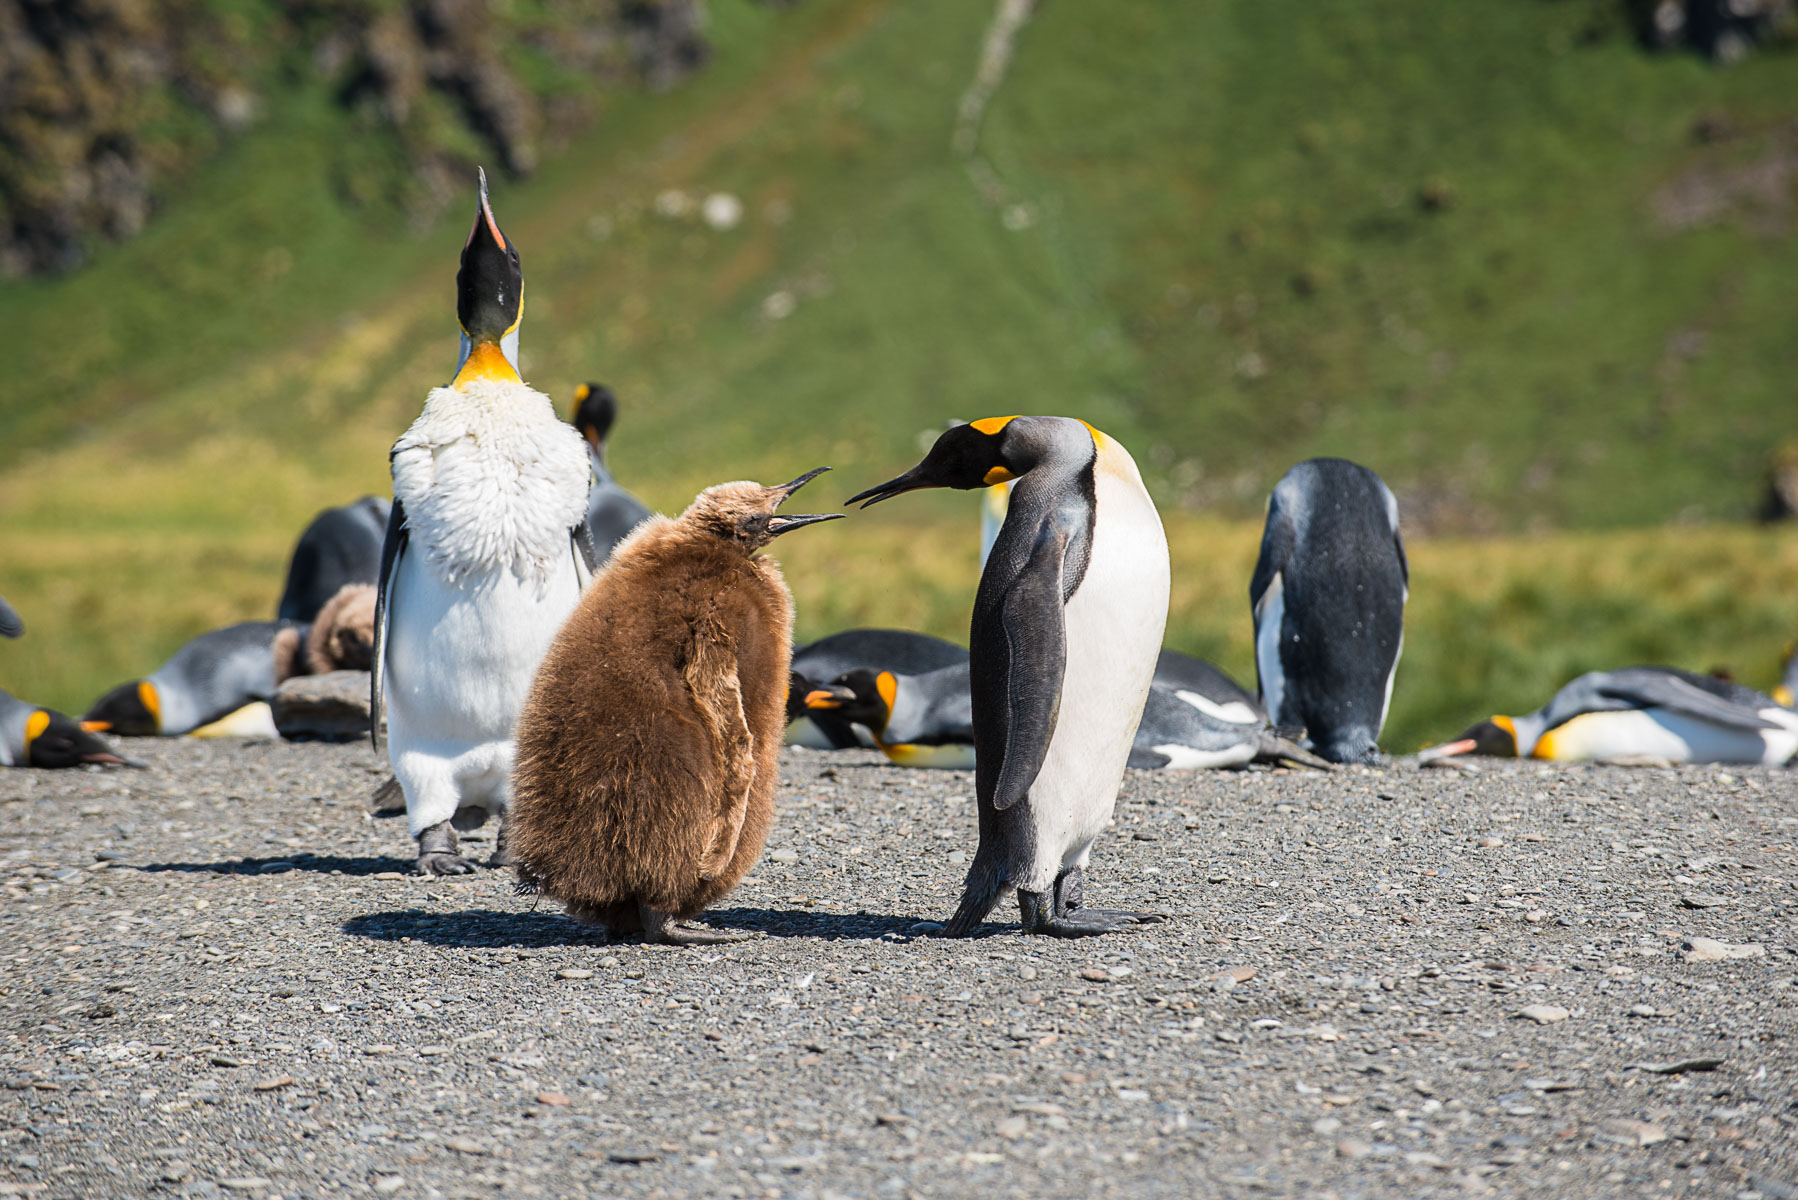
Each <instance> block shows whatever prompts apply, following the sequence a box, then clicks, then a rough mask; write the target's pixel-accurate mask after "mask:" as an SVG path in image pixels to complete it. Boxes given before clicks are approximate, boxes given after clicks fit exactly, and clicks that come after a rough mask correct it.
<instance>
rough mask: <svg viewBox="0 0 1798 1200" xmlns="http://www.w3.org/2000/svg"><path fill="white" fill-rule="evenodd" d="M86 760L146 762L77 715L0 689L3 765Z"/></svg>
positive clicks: (65, 763)
mask: <svg viewBox="0 0 1798 1200" xmlns="http://www.w3.org/2000/svg"><path fill="white" fill-rule="evenodd" d="M86 763H98V764H100V765H103V766H113V767H141V766H143V765H144V764H143V763H141V762H138V761H136V760H135V759H129V758H125V757H123V756H122V755H120V754H119V753H118V752H117V751H116V750H114V749H113V748H112V747H111V746H109V745H107V744H106V743H105V742H104V741H102V740H101V739H100V738H98V737H95V736H94V735H93V734H92V733H91V732H89V731H88V730H86V729H83V728H82V727H81V722H79V721H77V720H75V718H73V717H71V716H68V715H67V714H65V713H59V712H57V711H56V710H55V709H53V708H41V707H39V706H38V705H36V704H31V703H28V702H26V701H24V700H21V699H19V698H18V697H17V696H14V695H13V694H12V693H10V692H5V691H0V767H39V768H56V767H79V766H82V765H83V764H86Z"/></svg>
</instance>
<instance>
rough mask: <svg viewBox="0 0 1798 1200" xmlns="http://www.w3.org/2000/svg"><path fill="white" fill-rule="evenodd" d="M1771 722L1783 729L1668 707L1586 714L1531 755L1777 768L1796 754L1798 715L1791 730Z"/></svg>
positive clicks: (1546, 736)
mask: <svg viewBox="0 0 1798 1200" xmlns="http://www.w3.org/2000/svg"><path fill="white" fill-rule="evenodd" d="M1774 713H1777V710H1767V712H1764V713H1763V714H1762V715H1763V716H1769V715H1770V714H1774ZM1772 719H1774V720H1776V721H1779V724H1780V726H1781V728H1777V729H1762V730H1749V729H1736V728H1732V727H1727V726H1722V725H1716V724H1712V723H1711V722H1709V721H1701V720H1699V719H1697V718H1695V717H1692V716H1689V715H1687V714H1685V713H1681V712H1675V711H1672V710H1670V709H1665V708H1641V709H1627V710H1624V711H1622V712H1590V713H1582V714H1580V715H1579V716H1577V717H1575V718H1573V719H1572V720H1571V721H1568V722H1566V723H1564V724H1562V725H1559V726H1557V727H1555V728H1554V729H1551V730H1549V731H1548V732H1547V733H1545V734H1543V735H1542V737H1541V738H1540V739H1539V740H1538V741H1537V743H1536V745H1535V747H1534V748H1533V756H1534V757H1536V758H1547V759H1554V760H1557V761H1560V762H1584V761H1591V760H1594V759H1605V758H1630V757H1637V756H1651V757H1655V758H1665V759H1667V760H1669V761H1671V762H1691V763H1713V762H1714V763H1766V764H1768V765H1770V766H1777V765H1780V764H1782V763H1784V762H1786V761H1787V760H1788V759H1790V758H1791V756H1792V755H1793V753H1794V752H1798V716H1793V717H1791V719H1790V722H1789V725H1788V723H1787V722H1786V721H1784V720H1780V719H1779V717H1778V716H1772Z"/></svg>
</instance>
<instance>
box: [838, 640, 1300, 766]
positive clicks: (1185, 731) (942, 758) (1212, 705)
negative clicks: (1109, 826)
mask: <svg viewBox="0 0 1798 1200" xmlns="http://www.w3.org/2000/svg"><path fill="white" fill-rule="evenodd" d="M1160 662H1161V663H1162V664H1164V665H1165V666H1166V667H1167V668H1168V670H1167V671H1166V673H1165V674H1164V673H1163V671H1162V670H1160V669H1157V671H1156V673H1155V679H1154V683H1153V686H1152V687H1150V689H1149V696H1148V701H1147V703H1146V705H1145V707H1144V709H1143V717H1142V723H1141V724H1140V725H1138V726H1137V729H1136V736H1135V738H1134V740H1133V743H1132V748H1131V751H1130V759H1129V765H1130V766H1132V767H1135V768H1138V769H1141V770H1151V771H1152V770H1192V769H1203V768H1211V767H1237V766H1243V765H1245V764H1247V763H1250V762H1276V763H1288V762H1289V763H1296V764H1299V765H1303V766H1309V767H1321V768H1325V769H1327V768H1329V766H1330V764H1329V763H1328V762H1325V761H1324V760H1323V759H1320V758H1318V757H1316V756H1315V755H1313V754H1309V753H1307V752H1306V751H1304V750H1302V749H1300V748H1299V747H1298V746H1296V745H1294V744H1293V743H1292V742H1290V741H1288V740H1286V739H1285V738H1283V737H1280V736H1279V735H1278V734H1276V733H1275V732H1274V730H1273V729H1272V728H1270V727H1269V725H1268V722H1267V717H1266V715H1265V714H1263V713H1262V712H1261V708H1260V706H1259V705H1258V704H1256V703H1255V700H1254V698H1253V697H1252V696H1250V695H1249V694H1248V693H1247V692H1245V691H1243V689H1242V688H1241V686H1240V685H1238V684H1237V683H1236V682H1235V681H1234V680H1232V679H1231V678H1230V677H1229V676H1228V675H1226V674H1224V673H1223V672H1222V671H1220V670H1219V669H1218V668H1216V667H1214V666H1212V665H1211V664H1210V663H1208V662H1205V661H1204V660H1202V659H1197V658H1192V657H1190V656H1188V655H1184V654H1180V653H1179V652H1178V651H1173V650H1164V651H1162V653H1161V659H1160ZM804 703H805V704H806V705H807V706H808V707H809V708H811V709H814V710H823V711H827V712H831V713H834V714H835V715H836V716H838V717H839V718H841V719H844V720H848V721H853V722H854V723H855V724H856V725H857V726H859V727H861V728H864V729H866V730H868V731H869V733H870V734H871V740H872V741H873V743H874V745H875V747H876V748H877V749H879V750H880V751H881V753H883V754H885V755H886V756H887V758H888V759H890V760H891V761H892V762H893V763H895V764H897V765H898V766H902V767H939V768H946V769H949V770H961V771H965V770H970V769H972V768H973V766H974V730H973V718H972V710H971V705H972V701H971V699H970V693H969V688H968V668H967V666H966V665H965V664H963V665H960V666H952V667H944V668H943V669H941V670H940V671H932V672H928V673H926V674H923V675H896V674H894V673H892V672H890V671H878V672H877V671H871V670H868V669H866V668H863V669H860V670H856V671H850V672H847V673H845V674H843V675H839V676H837V678H836V679H834V680H832V681H831V683H830V684H829V685H827V686H820V687H817V688H814V689H813V690H812V691H811V692H809V693H808V694H807V695H806V696H805V700H804Z"/></svg>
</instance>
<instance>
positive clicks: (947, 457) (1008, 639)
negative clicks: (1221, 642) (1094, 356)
mask: <svg viewBox="0 0 1798 1200" xmlns="http://www.w3.org/2000/svg"><path fill="white" fill-rule="evenodd" d="M1014 478H1015V479H1016V480H1017V486H1016V487H1014V488H1013V489H1012V494H1011V504H1010V506H1009V508H1008V510H1007V512H1006V516H1005V524H1004V525H1003V526H1002V527H1001V528H1000V530H999V536H998V538H997V539H996V540H995V541H994V543H993V549H992V553H991V554H990V555H989V556H988V558H987V563H986V568H985V570H983V571H982V572H981V576H980V588H979V590H978V592H977V593H976V594H975V597H974V619H973V624H972V627H971V629H970V633H969V646H968V652H969V655H970V659H969V665H970V677H969V687H970V692H971V695H972V699H973V724H974V747H975V771H974V787H975V793H976V795H977V798H978V804H979V813H980V846H979V849H978V851H977V852H976V853H975V855H974V862H973V864H972V866H970V867H969V869H968V876H967V882H966V885H965V888H964V891H963V895H962V900H961V905H960V907H959V908H957V909H956V912H955V915H954V916H953V917H951V918H950V920H949V922H948V924H947V925H946V926H945V927H944V930H943V932H944V934H945V935H947V936H949V937H964V936H966V935H967V934H969V933H970V932H972V931H973V929H974V927H975V926H976V925H978V924H979V923H980V921H981V920H982V919H983V918H984V917H985V916H986V915H987V913H989V912H991V911H992V908H993V906H994V905H995V904H997V903H998V902H999V900H1000V899H1001V898H1002V897H1003V896H1004V894H1005V893H1006V892H1007V891H1008V890H1013V889H1015V890H1016V891H1017V893H1018V908H1019V911H1020V913H1021V914H1022V917H1023V927H1024V931H1025V932H1026V933H1042V934H1051V935H1055V936H1059V937H1085V936H1089V935H1092V934H1099V933H1109V932H1111V931H1112V930H1115V929H1119V928H1121V927H1123V926H1126V925H1130V924H1135V923H1137V922H1139V921H1148V920H1157V919H1159V918H1157V917H1154V916H1153V915H1151V914H1146V913H1130V912H1112V911H1106V910H1101V909H1091V908H1087V907H1086V905H1085V895H1084V874H1085V868H1086V863H1087V859H1088V856H1089V855H1090V854H1091V852H1092V845H1093V841H1094V840H1095V839H1096V838H1097V837H1098V836H1099V833H1100V831H1101V830H1103V829H1104V828H1105V826H1106V825H1107V824H1108V823H1110V821H1111V814H1112V810H1113V808H1114V807H1115V806H1116V804H1117V790H1118V784H1119V783H1120V782H1122V780H1123V775H1124V764H1125V761H1126V760H1127V759H1128V758H1129V757H1130V746H1131V739H1132V738H1133V736H1134V735H1135V733H1136V726H1137V723H1138V722H1139V721H1140V720H1141V718H1142V712H1143V704H1144V701H1145V700H1146V698H1147V696H1148V692H1149V683H1150V680H1151V678H1152V677H1153V676H1154V674H1155V656H1156V653H1157V652H1158V651H1159V650H1160V649H1161V635H1162V632H1163V629H1164V627H1165V626H1166V624H1167V598H1168V557H1167V539H1166V537H1165V536H1164V535H1163V533H1162V530H1161V518H1160V516H1159V515H1158V514H1157V513H1156V511H1155V505H1154V502H1153V501H1151V500H1150V499H1149V493H1148V492H1147V490H1145V489H1144V487H1143V484H1142V476H1141V475H1140V474H1138V472H1137V470H1136V463H1135V461H1134V460H1132V459H1131V457H1130V454H1129V452H1128V451H1126V450H1125V449H1124V448H1123V447H1122V446H1120V445H1119V444H1118V443H1117V442H1116V441H1114V440H1112V439H1111V438H1109V437H1106V436H1105V435H1104V434H1102V433H1100V432H1099V431H1098V430H1096V429H1094V428H1093V427H1092V426H1090V425H1088V424H1086V423H1085V422H1084V421H1076V420H1070V419H1068V418H1066V417H1017V416H1014V417H988V418H986V419H984V420H980V421H975V422H973V423H972V424H968V425H958V426H956V427H955V428H953V429H950V430H949V431H948V432H946V433H944V434H943V435H942V436H941V437H939V438H938V439H937V441H936V444H935V445H934V446H932V447H931V449H930V453H929V454H928V455H926V456H925V458H924V461H923V462H921V463H919V464H918V465H917V466H915V467H913V468H912V469H911V470H909V471H907V472H906V473H905V474H903V475H901V476H899V477H898V478H897V479H893V480H890V481H888V482H887V483H883V484H881V485H880V486H878V487H874V488H869V489H868V490H867V491H865V492H862V493H861V494H860V495H858V496H855V497H854V498H853V499H852V500H851V503H853V502H854V501H856V500H861V501H865V502H866V504H864V507H866V505H867V504H874V503H877V502H879V501H881V500H886V499H889V498H891V497H893V496H897V495H899V494H900V493H902V492H909V491H912V490H914V489H916V488H926V487H953V488H963V489H972V488H977V487H990V486H991V485H993V484H995V483H1003V482H1004V481H1006V480H1008V479H1014Z"/></svg>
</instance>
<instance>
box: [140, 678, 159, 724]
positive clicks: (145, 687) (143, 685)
mask: <svg viewBox="0 0 1798 1200" xmlns="http://www.w3.org/2000/svg"><path fill="white" fill-rule="evenodd" d="M137 698H138V699H139V700H141V701H142V702H143V706H144V707H145V708H147V709H149V710H150V719H151V720H153V721H155V722H156V729H157V731H158V732H161V730H162V697H161V696H158V695H157V694H156V685H155V684H153V683H151V682H150V681H149V680H148V679H146V680H143V681H142V682H140V683H139V684H138V685H137Z"/></svg>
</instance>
